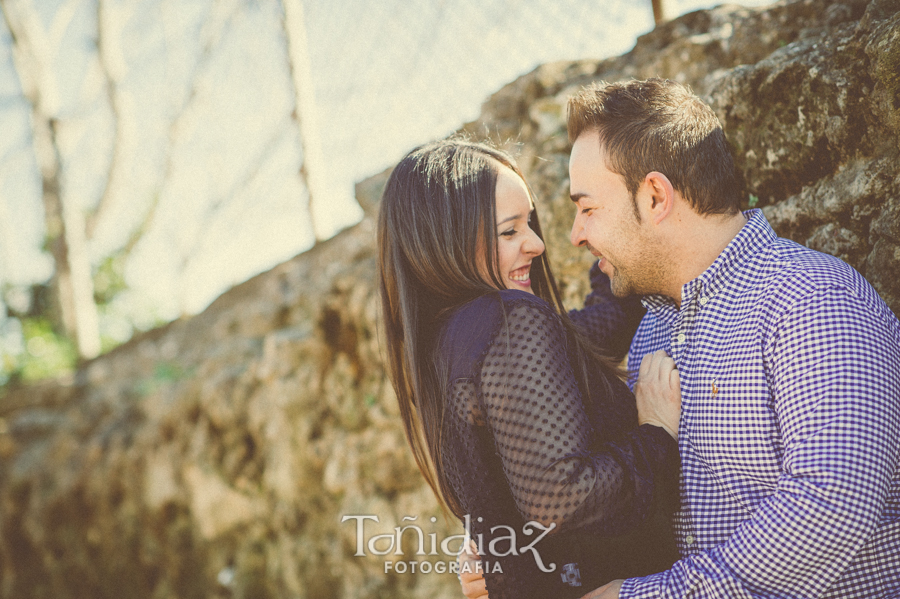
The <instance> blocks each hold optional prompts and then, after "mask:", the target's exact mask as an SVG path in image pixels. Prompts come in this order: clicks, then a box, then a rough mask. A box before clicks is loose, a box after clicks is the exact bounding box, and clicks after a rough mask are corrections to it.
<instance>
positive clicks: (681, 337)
mask: <svg viewBox="0 0 900 599" xmlns="http://www.w3.org/2000/svg"><path fill="white" fill-rule="evenodd" d="M685 339H687V337H685V335H684V333H679V334H678V343H684V340H685Z"/></svg>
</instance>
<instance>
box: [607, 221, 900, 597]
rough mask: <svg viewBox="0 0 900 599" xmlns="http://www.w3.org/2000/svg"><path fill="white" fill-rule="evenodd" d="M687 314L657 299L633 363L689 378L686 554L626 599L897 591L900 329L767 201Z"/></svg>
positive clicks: (629, 589) (685, 391)
mask: <svg viewBox="0 0 900 599" xmlns="http://www.w3.org/2000/svg"><path fill="white" fill-rule="evenodd" d="M746 215H747V216H748V218H749V221H748V223H747V224H746V225H745V226H744V227H743V229H742V230H741V231H740V233H739V234H738V235H737V236H736V237H735V239H734V240H732V242H731V243H730V244H729V245H728V247H727V248H725V251H724V252H722V254H721V255H720V256H719V257H718V258H717V259H716V261H715V262H714V263H713V264H712V266H710V267H709V268H708V269H707V270H706V271H705V272H704V273H703V274H702V275H700V276H699V277H698V278H697V279H695V280H693V281H691V282H690V283H688V284H687V285H685V286H684V287H683V289H682V296H681V297H682V299H681V308H680V309H676V307H675V303H674V302H673V301H672V300H671V299H670V298H666V297H663V296H648V297H647V298H645V299H644V304H645V305H646V306H647V308H648V313H647V315H646V316H645V317H644V320H643V321H642V322H641V325H640V327H639V328H638V332H637V334H636V336H635V338H634V341H633V343H632V345H631V351H630V358H629V369H630V370H632V371H634V370H636V369H637V367H638V366H639V365H640V360H641V357H642V356H644V355H645V354H647V353H650V352H653V351H655V350H658V349H665V350H667V351H668V352H669V353H670V355H672V357H673V358H674V359H675V362H676V363H677V365H678V370H679V372H680V375H681V390H682V416H681V425H680V428H679V449H680V452H681V465H682V472H681V508H680V510H679V511H678V512H677V513H676V514H675V531H676V537H677V540H678V544H679V550H680V551H681V555H682V559H681V560H679V561H678V562H676V563H675V565H674V566H673V567H672V568H671V569H670V570H667V571H665V572H661V573H659V574H654V575H651V576H646V577H643V578H632V579H629V580H627V581H625V584H624V585H623V587H622V589H621V591H620V595H619V596H620V597H621V598H625V597H629V598H632V597H635V598H643V597H653V598H656V597H666V598H679V599H681V598H686V597H690V598H701V597H702V598H710V599H712V598H715V599H721V598H726V597H727V598H731V599H734V598H745V597H791V598H796V597H826V598H834V599H837V598H840V599H847V598H851V597H859V598H863V597H864V598H866V599H871V598H887V597H900V323H898V321H897V318H896V317H895V316H894V314H893V313H892V312H891V311H890V310H889V309H888V307H887V306H886V305H885V304H884V302H883V301H882V300H881V298H880V297H879V296H878V294H877V293H876V292H875V290H874V289H872V287H871V286H870V285H869V284H868V283H867V282H866V281H865V280H864V279H863V278H862V276H860V274H859V273H857V272H856V271H855V270H853V268H851V267H850V266H848V265H847V264H845V263H844V262H842V261H840V260H838V259H837V258H834V257H832V256H828V255H825V254H821V253H819V252H815V251H812V250H810V249H807V248H805V247H803V246H800V245H798V244H796V243H793V242H791V241H788V240H786V239H781V238H779V237H777V236H776V235H775V232H774V231H773V230H772V228H771V227H770V226H769V223H768V222H767V221H766V218H765V216H763V214H762V212H761V211H759V210H752V211H749V212H747V213H746Z"/></svg>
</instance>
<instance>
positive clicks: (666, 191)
mask: <svg viewBox="0 0 900 599" xmlns="http://www.w3.org/2000/svg"><path fill="white" fill-rule="evenodd" d="M644 189H645V193H647V194H649V196H650V197H649V199H650V202H649V206H648V207H649V211H650V220H651V221H652V222H653V224H654V225H658V224H659V223H661V222H662V221H663V220H664V219H665V218H666V217H667V216H668V215H669V214H671V212H672V209H673V208H674V205H675V188H674V187H672V182H671V181H669V178H668V177H667V176H665V175H664V174H662V173H660V172H657V171H653V172H650V173H647V176H646V177H644Z"/></svg>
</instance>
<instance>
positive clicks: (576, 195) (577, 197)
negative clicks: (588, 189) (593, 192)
mask: <svg viewBox="0 0 900 599" xmlns="http://www.w3.org/2000/svg"><path fill="white" fill-rule="evenodd" d="M569 197H570V198H571V199H572V201H573V202H577V201H578V200H580V199H581V198H584V197H587V194H586V193H573V194H572V195H570V196H569Z"/></svg>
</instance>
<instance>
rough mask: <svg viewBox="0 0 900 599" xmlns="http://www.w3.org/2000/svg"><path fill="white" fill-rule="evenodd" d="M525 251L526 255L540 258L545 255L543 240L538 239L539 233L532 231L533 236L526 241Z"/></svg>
mask: <svg viewBox="0 0 900 599" xmlns="http://www.w3.org/2000/svg"><path fill="white" fill-rule="evenodd" d="M523 249H524V250H525V253H526V254H534V255H535V256H540V255H541V254H543V253H544V242H543V241H541V238H540V237H538V234H537V233H535V232H534V231H531V235H529V236H528V239H527V240H526V241H525V247H524V248H523Z"/></svg>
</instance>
